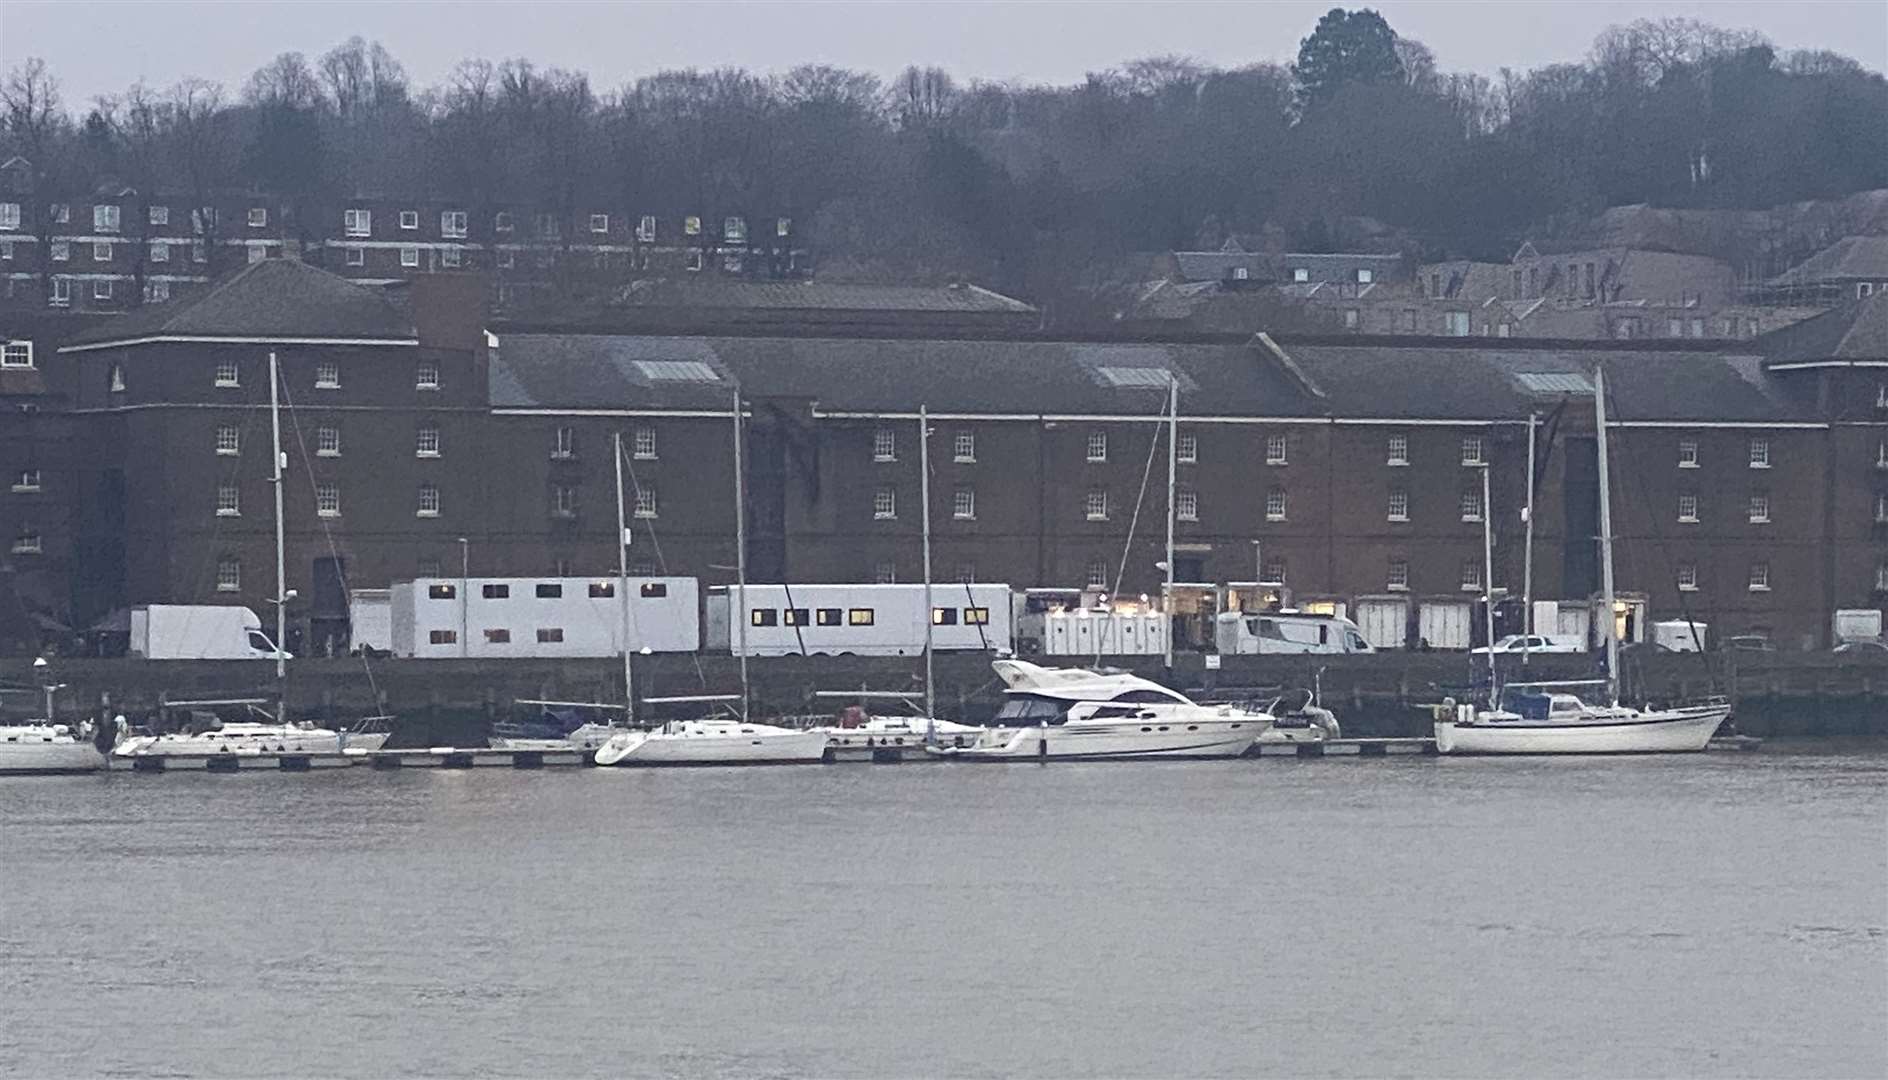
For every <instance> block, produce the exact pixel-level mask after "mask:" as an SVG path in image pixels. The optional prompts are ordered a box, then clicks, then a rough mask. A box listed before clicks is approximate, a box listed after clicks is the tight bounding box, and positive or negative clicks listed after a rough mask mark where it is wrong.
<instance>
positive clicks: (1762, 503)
mask: <svg viewBox="0 0 1888 1080" xmlns="http://www.w3.org/2000/svg"><path fill="white" fill-rule="evenodd" d="M1748 516H1749V518H1750V523H1751V524H1752V525H1768V524H1770V496H1769V494H1768V493H1765V492H1756V493H1754V494H1752V495H1751V497H1750V503H1749V515H1748Z"/></svg>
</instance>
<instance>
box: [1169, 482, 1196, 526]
mask: <svg viewBox="0 0 1888 1080" xmlns="http://www.w3.org/2000/svg"><path fill="white" fill-rule="evenodd" d="M1173 516H1174V517H1175V518H1176V519H1178V520H1180V521H1198V520H1200V493H1199V492H1197V491H1193V490H1190V489H1186V488H1182V489H1181V490H1179V491H1176V492H1174V496H1173Z"/></svg>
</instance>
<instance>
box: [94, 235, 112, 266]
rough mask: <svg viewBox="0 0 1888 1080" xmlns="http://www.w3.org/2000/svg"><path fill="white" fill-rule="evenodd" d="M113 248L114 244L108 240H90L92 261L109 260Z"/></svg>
mask: <svg viewBox="0 0 1888 1080" xmlns="http://www.w3.org/2000/svg"><path fill="white" fill-rule="evenodd" d="M115 248H116V245H114V244H113V243H112V242H111V241H110V240H94V241H92V261H93V262H110V261H111V260H112V256H113V255H114V254H115Z"/></svg>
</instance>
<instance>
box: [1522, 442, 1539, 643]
mask: <svg viewBox="0 0 1888 1080" xmlns="http://www.w3.org/2000/svg"><path fill="white" fill-rule="evenodd" d="M1536 419H1538V417H1536V415H1535V414H1534V413H1531V412H1530V413H1528V414H1527V507H1526V509H1524V510H1522V512H1521V521H1522V523H1523V525H1524V526H1525V539H1523V540H1522V542H1521V552H1522V555H1521V663H1522V664H1523V665H1525V664H1526V663H1527V662H1528V648H1527V642H1528V635H1530V634H1532V633H1534V421H1535V420H1536Z"/></svg>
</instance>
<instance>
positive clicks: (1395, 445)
mask: <svg viewBox="0 0 1888 1080" xmlns="http://www.w3.org/2000/svg"><path fill="white" fill-rule="evenodd" d="M1388 463H1389V464H1391V465H1408V464H1409V436H1408V435H1392V436H1390V455H1389V461H1388Z"/></svg>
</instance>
